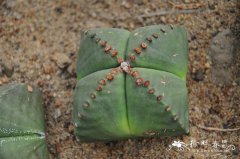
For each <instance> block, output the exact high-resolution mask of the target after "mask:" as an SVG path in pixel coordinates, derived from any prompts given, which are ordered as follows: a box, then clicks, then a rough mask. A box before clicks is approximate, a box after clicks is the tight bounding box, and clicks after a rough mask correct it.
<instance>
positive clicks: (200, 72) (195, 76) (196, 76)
mask: <svg viewBox="0 0 240 159" xmlns="http://www.w3.org/2000/svg"><path fill="white" fill-rule="evenodd" d="M192 79H193V80H195V81H197V82H199V81H202V80H203V79H204V71H203V70H202V69H198V70H197V71H196V72H195V73H193V74H192Z"/></svg>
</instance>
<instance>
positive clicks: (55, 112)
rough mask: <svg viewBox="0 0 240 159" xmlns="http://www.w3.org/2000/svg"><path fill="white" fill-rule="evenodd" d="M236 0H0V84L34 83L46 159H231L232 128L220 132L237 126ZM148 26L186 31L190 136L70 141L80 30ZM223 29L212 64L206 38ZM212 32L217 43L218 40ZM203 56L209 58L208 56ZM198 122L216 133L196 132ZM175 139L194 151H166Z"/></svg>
mask: <svg viewBox="0 0 240 159" xmlns="http://www.w3.org/2000/svg"><path fill="white" fill-rule="evenodd" d="M237 1H238V0H210V1H200V0H183V1H176V0H172V3H171V2H170V1H165V0H162V1H157V0H131V1H120V0H119V1H111V0H106V1H104V0H98V1H97V0H86V1H83V0H79V1H77V0H59V1H54V0H52V1H50V0H39V1H37V0H32V1H30V0H29V1H28V0H24V1H23V0H0V60H1V61H0V65H1V69H0V76H1V77H0V85H3V84H5V83H10V82H25V83H29V84H32V85H37V86H39V87H40V88H41V90H42V92H43V94H44V101H45V102H44V107H45V110H46V131H47V141H48V148H49V151H50V156H51V157H52V158H54V159H55V158H59V159H68V158H69V159H73V158H79V159H80V158H81V159H82V158H97V159H98V158H182V159H186V158H197V159H198V158H224V159H225V158H236V159H237V158H239V156H240V152H239V148H240V141H239V134H240V131H237V130H235V131H227V132H223V130H230V129H234V128H238V127H240V120H239V116H240V109H239V106H240V99H239V97H240V58H239V55H240V47H239V43H240V42H239V38H240V29H239V27H240V18H239V17H240V15H239V12H238V11H239V10H240V5H239V1H238V2H237ZM237 3H238V4H237ZM192 4H194V5H192ZM153 24H182V25H184V26H185V27H186V29H187V31H188V36H189V73H188V80H187V81H188V82H187V85H188V90H189V111H190V126H191V127H190V135H189V136H180V137H172V138H170V137H162V138H159V139H154V138H153V139H136V140H127V141H115V142H107V143H81V142H79V141H77V139H76V137H75V136H74V135H73V126H72V124H71V112H72V93H73V89H74V86H75V85H76V75H75V64H76V55H77V52H78V49H79V40H80V31H81V30H85V29H89V28H95V27H117V28H125V29H128V30H133V29H135V28H137V27H141V26H146V25H153ZM226 29H228V30H229V31H230V32H231V33H229V34H230V35H229V36H230V39H231V40H232V42H230V43H229V44H227V46H226V47H225V46H224V45H225V43H226V42H224V40H222V41H223V42H222V44H221V46H220V47H221V48H222V49H223V48H224V47H225V49H226V51H225V53H223V54H224V55H223V57H224V59H225V58H228V61H227V64H223V65H220V66H221V67H217V64H216V62H219V60H220V63H221V60H222V59H221V58H220V59H218V58H217V57H216V58H214V56H215V55H216V54H217V53H218V52H216V51H215V52H214V51H213V52H211V51H212V50H211V49H210V48H212V45H215V43H217V42H214V41H212V39H213V37H214V36H215V35H217V34H218V33H219V32H223V31H225V30H226ZM220 37H221V38H220V43H221V39H222V38H225V37H224V36H220ZM227 41H228V40H227ZM216 45H217V44H216ZM229 47H230V48H229ZM209 54H210V55H211V59H212V58H213V60H215V61H213V62H212V61H211V60H210V56H209ZM221 57H222V56H221ZM216 59H217V60H216ZM229 60H230V61H229ZM3 66H4V67H3ZM12 68H14V73H13V75H12V76H11V72H12ZM219 69H220V70H219ZM216 70H217V74H216ZM214 71H215V73H214ZM212 72H213V73H212ZM219 72H220V73H219ZM219 74H220V75H219ZM214 76H215V78H216V77H217V78H216V79H217V80H214ZM221 79H222V80H221ZM198 125H200V126H206V127H215V128H219V130H213V131H211V130H204V129H203V128H200V127H199V126H198ZM177 140H180V141H182V142H185V143H186V144H190V143H191V141H194V140H196V141H197V142H200V143H199V144H198V146H197V147H194V148H191V147H190V146H189V145H188V148H189V150H188V149H186V148H185V149H184V150H183V151H177V149H176V148H172V149H171V150H168V148H169V147H168V146H169V145H171V144H172V143H173V141H177ZM204 140H208V145H207V146H206V147H204V146H203V145H201V142H202V141H204ZM214 141H216V142H218V143H219V144H220V145H219V146H223V144H225V146H231V145H232V146H234V147H235V150H230V151H228V152H218V153H217V152H211V150H212V149H213V147H212V146H214V145H213V142H214ZM222 142H227V143H222ZM226 149H227V148H226V147H222V148H220V147H218V148H217V150H219V151H220V150H222V151H223V150H226ZM203 150H205V152H202V151H203ZM197 151H199V152H197Z"/></svg>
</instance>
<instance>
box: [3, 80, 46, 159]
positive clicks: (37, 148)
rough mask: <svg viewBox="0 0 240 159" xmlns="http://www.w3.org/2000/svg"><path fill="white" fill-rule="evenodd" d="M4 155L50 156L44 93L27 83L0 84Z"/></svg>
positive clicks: (33, 158) (39, 158)
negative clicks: (46, 132)
mask: <svg viewBox="0 0 240 159" xmlns="http://www.w3.org/2000/svg"><path fill="white" fill-rule="evenodd" d="M0 158H1V159H9V158H11V159H26V158H27V159H47V158H48V152H47V147H46V141H45V135H44V115H43V108H42V98H41V93H40V91H39V90H37V89H36V88H33V87H31V86H27V85H25V84H10V85H5V86H2V87H0Z"/></svg>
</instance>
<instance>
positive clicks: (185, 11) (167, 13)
mask: <svg viewBox="0 0 240 159" xmlns="http://www.w3.org/2000/svg"><path fill="white" fill-rule="evenodd" d="M199 12H203V9H188V10H174V11H172V10H164V11H160V12H153V13H149V14H147V15H140V16H139V17H140V18H148V17H153V16H163V15H169V14H192V13H199Z"/></svg>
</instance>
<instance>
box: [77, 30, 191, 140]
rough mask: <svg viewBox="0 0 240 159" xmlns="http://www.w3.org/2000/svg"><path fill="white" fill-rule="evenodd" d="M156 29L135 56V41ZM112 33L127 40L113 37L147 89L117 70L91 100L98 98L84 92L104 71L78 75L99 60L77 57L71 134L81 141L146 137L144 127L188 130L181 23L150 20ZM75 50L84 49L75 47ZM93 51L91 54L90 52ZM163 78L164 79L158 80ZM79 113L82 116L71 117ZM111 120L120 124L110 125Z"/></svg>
mask: <svg viewBox="0 0 240 159" xmlns="http://www.w3.org/2000/svg"><path fill="white" fill-rule="evenodd" d="M160 28H165V30H166V34H163V33H162V32H161V31H160ZM97 31H100V30H99V29H98V30H93V31H92V32H96V33H97ZM104 31H106V29H104ZM121 31H122V30H121ZM106 32H107V31H106ZM156 32H157V33H158V35H159V37H160V40H157V39H154V38H153V37H152V40H153V41H152V43H148V48H147V49H145V50H144V49H142V53H141V54H140V55H136V54H135V53H134V52H133V48H135V47H140V46H139V45H140V44H141V42H146V40H145V39H146V38H147V37H151V35H152V34H153V33H156ZM117 33H119V32H117ZM159 33H160V34H159ZM86 36H89V35H86ZM104 36H108V35H104ZM113 36H114V37H112V36H111V38H112V39H115V38H116V39H120V38H122V39H128V40H127V43H126V42H125V40H124V42H121V41H120V40H118V43H121V44H122V43H126V45H125V46H123V48H122V50H124V48H125V49H126V52H124V53H125V54H126V57H125V59H129V57H128V56H129V55H130V54H132V53H134V54H135V55H136V62H135V63H131V65H132V66H134V68H133V70H139V72H140V77H142V78H143V79H144V80H150V82H151V85H150V86H149V88H146V87H142V86H140V87H137V86H136V84H135V79H133V78H132V77H131V76H129V75H120V76H122V78H121V79H114V80H113V81H112V83H111V85H110V86H109V85H107V86H105V87H104V89H108V88H109V87H110V88H109V89H113V90H114V91H113V92H111V94H104V95H102V93H101V92H100V93H99V94H97V100H100V101H101V102H95V100H92V99H91V98H90V95H89V94H90V93H91V92H93V91H95V89H96V86H97V85H98V81H99V80H100V79H103V78H104V77H105V76H106V75H107V73H109V72H110V70H104V71H97V72H94V71H89V72H94V73H92V74H89V75H87V76H85V77H84V78H82V75H83V74H84V73H83V72H84V71H83V70H94V69H95V70H96V68H99V67H100V66H101V64H98V63H97V62H96V63H95V64H94V66H93V65H92V64H89V60H86V59H85V60H82V59H81V56H79V61H78V66H77V67H78V68H77V70H78V72H77V75H78V79H80V80H79V81H78V83H77V89H76V90H75V95H74V110H73V122H74V123H75V124H76V129H75V133H76V135H77V136H78V137H79V139H80V140H81V141H98V140H100V141H110V140H118V139H125V138H136V137H149V136H152V135H149V133H146V132H156V134H155V136H174V135H181V134H186V133H189V123H188V99H187V88H186V74H187V52H188V46H187V35H186V31H185V30H184V29H183V28H182V27H174V29H173V30H171V28H170V27H169V26H163V25H155V26H149V27H144V28H139V29H137V30H135V31H133V32H132V33H130V34H129V37H125V38H123V36H125V35H123V34H122V35H121V36H120V35H119V34H116V35H115V34H114V35H113ZM83 43H84V41H83ZM94 45H96V44H91V47H95V46H94ZM81 46H82V45H81ZM113 46H114V45H113ZM88 47H89V46H88ZM81 52H87V51H85V50H84V49H83V47H81V48H80V53H81ZM93 54H94V56H95V53H93ZM175 54H177V55H175ZM97 56H98V58H103V57H104V53H103V52H102V54H100V55H99V54H97ZM138 56H139V57H138ZM89 58H92V56H90V57H89ZM108 60H111V57H108ZM114 60H115V59H114ZM100 61H101V59H100ZM79 62H80V63H84V64H82V66H86V67H81V66H80V65H79ZM117 66H118V65H117ZM114 67H115V66H114ZM108 68H109V69H110V68H112V66H110V65H109V66H108ZM99 70H100V68H99ZM118 76H119V75H118ZM81 78H82V79H81ZM162 81H163V82H162ZM164 82H165V84H163V83H164ZM152 87H153V88H154V89H155V90H156V91H155V93H154V95H150V94H149V93H148V89H150V88H152ZM119 93H120V94H121V95H119ZM163 93H164V97H163V99H162V100H161V102H157V100H156V96H158V95H163ZM123 94H125V95H123ZM84 101H88V102H90V107H89V108H88V109H83V108H82V105H83V103H84ZM168 105H169V106H171V110H170V111H166V110H165V108H166V106H168ZM81 112H83V114H84V115H85V118H79V117H78V116H77V114H78V113H81ZM175 115H178V120H177V121H174V120H173V119H174V116H175ZM97 121H101V122H97ZM123 121H124V122H123ZM116 122H117V123H122V124H120V125H119V124H118V125H116V124H115V123H116ZM165 129H166V130H165Z"/></svg>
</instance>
